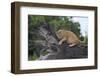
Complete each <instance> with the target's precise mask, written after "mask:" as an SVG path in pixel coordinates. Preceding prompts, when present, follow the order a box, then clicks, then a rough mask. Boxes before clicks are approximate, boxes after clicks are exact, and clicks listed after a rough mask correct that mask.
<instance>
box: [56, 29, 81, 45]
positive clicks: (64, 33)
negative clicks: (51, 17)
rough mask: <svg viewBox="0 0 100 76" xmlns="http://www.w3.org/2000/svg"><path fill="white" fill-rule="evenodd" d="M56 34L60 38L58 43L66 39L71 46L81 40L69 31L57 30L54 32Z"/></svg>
mask: <svg viewBox="0 0 100 76" xmlns="http://www.w3.org/2000/svg"><path fill="white" fill-rule="evenodd" d="M56 35H57V37H58V39H59V40H60V41H59V45H61V44H62V43H63V42H64V41H66V42H67V43H68V44H69V46H70V47H72V46H75V45H77V44H79V43H80V42H81V41H80V40H79V38H78V37H77V36H76V35H75V34H74V33H73V32H71V31H66V30H58V31H57V32H56Z"/></svg>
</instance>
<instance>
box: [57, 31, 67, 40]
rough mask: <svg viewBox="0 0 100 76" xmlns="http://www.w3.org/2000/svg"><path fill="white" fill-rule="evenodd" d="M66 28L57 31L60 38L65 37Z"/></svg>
mask: <svg viewBox="0 0 100 76" xmlns="http://www.w3.org/2000/svg"><path fill="white" fill-rule="evenodd" d="M65 32H66V31H65V30H58V31H57V32H56V35H57V37H58V38H59V39H62V38H63V37H64V34H65Z"/></svg>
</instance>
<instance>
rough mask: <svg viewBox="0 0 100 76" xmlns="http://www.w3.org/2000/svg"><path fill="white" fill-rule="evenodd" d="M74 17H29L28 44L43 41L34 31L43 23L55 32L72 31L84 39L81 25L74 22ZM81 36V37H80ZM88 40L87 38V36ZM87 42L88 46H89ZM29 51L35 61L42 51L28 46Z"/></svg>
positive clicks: (30, 57) (30, 56) (30, 58)
mask: <svg viewBox="0 0 100 76" xmlns="http://www.w3.org/2000/svg"><path fill="white" fill-rule="evenodd" d="M72 18H73V17H69V16H68V17H67V16H36V15H29V16H28V40H29V41H28V44H29V45H32V44H34V41H35V40H37V39H41V38H42V37H41V36H38V35H37V33H35V31H34V30H36V29H37V28H38V27H39V26H41V23H44V22H45V23H47V24H49V25H50V26H53V28H54V29H55V31H57V30H59V29H65V30H70V31H72V32H74V33H75V34H76V35H77V36H78V37H79V38H80V39H83V38H84V37H83V36H82V35H81V33H80V24H79V22H73V21H72ZM80 36H81V37H80ZM86 39H88V38H87V36H86ZM87 41H88V40H86V44H87ZM28 50H29V60H35V59H37V58H38V57H39V56H40V55H39V52H40V49H38V47H36V46H34V45H32V46H28Z"/></svg>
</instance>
